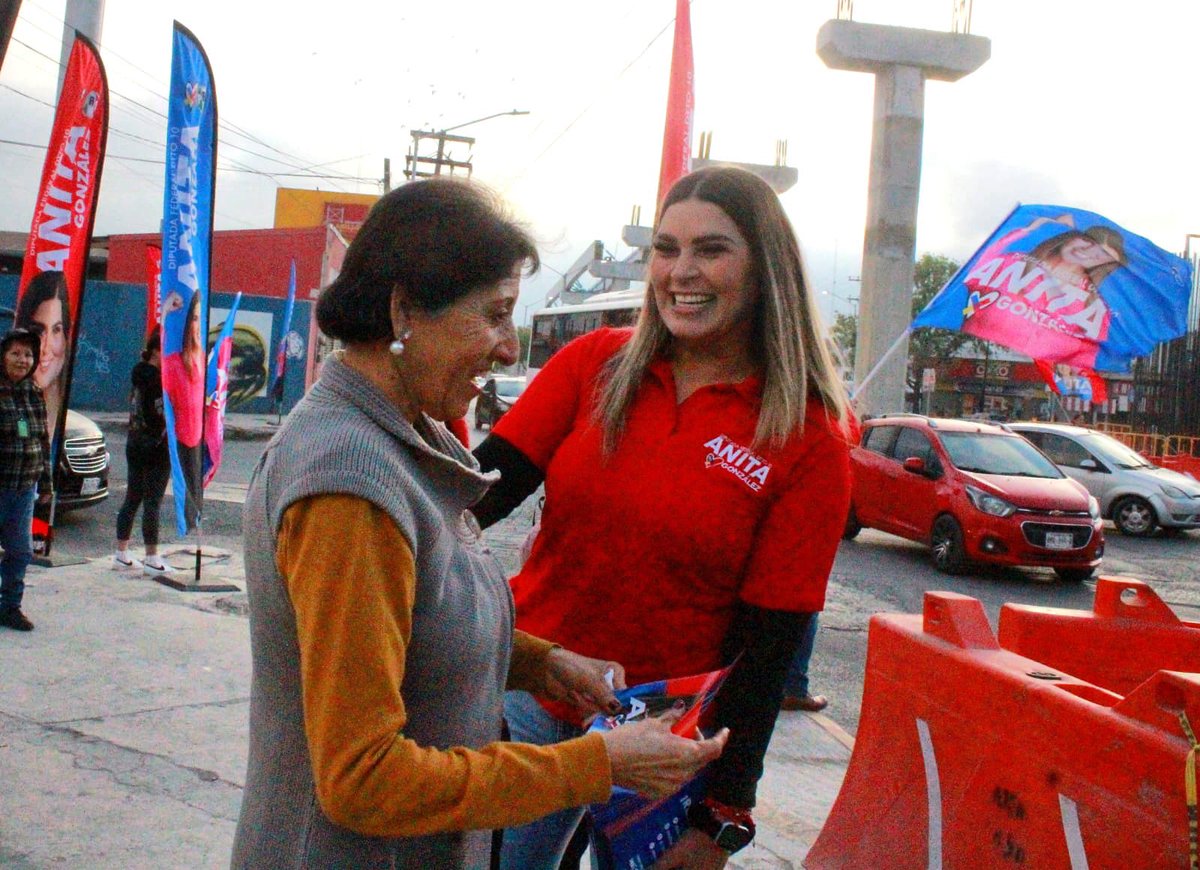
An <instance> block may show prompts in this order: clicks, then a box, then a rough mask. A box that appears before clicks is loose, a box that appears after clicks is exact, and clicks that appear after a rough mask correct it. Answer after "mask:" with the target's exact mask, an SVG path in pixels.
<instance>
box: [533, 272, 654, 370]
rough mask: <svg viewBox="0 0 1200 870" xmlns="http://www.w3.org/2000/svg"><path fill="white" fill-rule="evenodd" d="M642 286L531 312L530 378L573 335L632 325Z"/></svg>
mask: <svg viewBox="0 0 1200 870" xmlns="http://www.w3.org/2000/svg"><path fill="white" fill-rule="evenodd" d="M645 296H646V291H645V289H644V288H643V289H636V290H613V291H611V292H608V293H597V294H596V295H595V296H593V297H592V298H591V299H589V300H588V301H587V302H581V303H579V304H577V305H559V306H557V307H554V308H543V309H541V310H540V311H535V312H534V314H533V323H532V329H531V330H530V336H529V356H528V357H527V358H526V360H525V369H526V373H527V376H528V377H530V378H532V377H533V376H534V375H535V374H537V372H538V371H539V370H540V369H541V368H542V366H544V365H545V364H546V361H547V360H548V359H550V357H552V356H554V354H555V353H556V352H557V351H558V349H559V348H561V347H562V346H563V345H565V344H566V343H567V342H569V341H570V340H571V339H573V338H578V337H579V336H581V335H584V334H585V333H588V332H591V331H592V330H593V329H599V328H600V327H602V326H633V324H635V323H636V322H637V319H638V314H640V313H641V310H642V300H643V299H644V298H645Z"/></svg>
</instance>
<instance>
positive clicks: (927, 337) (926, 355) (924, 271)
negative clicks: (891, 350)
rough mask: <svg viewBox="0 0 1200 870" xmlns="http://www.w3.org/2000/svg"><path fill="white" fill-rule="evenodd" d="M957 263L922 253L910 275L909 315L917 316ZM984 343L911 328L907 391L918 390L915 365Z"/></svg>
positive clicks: (935, 329) (943, 331)
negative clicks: (910, 309)
mask: <svg viewBox="0 0 1200 870" xmlns="http://www.w3.org/2000/svg"><path fill="white" fill-rule="evenodd" d="M958 266H959V264H958V263H956V262H954V261H953V260H951V259H950V258H949V257H943V256H942V255H940V254H928V253H926V254H922V255H921V259H919V260H917V265H916V269H915V270H914V272H913V300H912V316H913V317H916V316H917V315H918V314H920V313H921V312H922V311H923V310H925V306H926V305H928V304H929V303H930V302H931V301H932V300H933V297H934V296H936V295H937V294H938V293H939V292H940V291H941V289H942V288H943V287H945V286H946V282H947V281H949V280H950V279H951V278H952V277H954V273H955V272H957V271H958ZM983 345H984V342H982V341H980V340H979V339H977V338H972V337H971V336H969V335H967V334H966V333H963V332H957V331H953V330H949V329H941V328H938V327H922V328H920V329H914V330H913V331H912V334H911V335H909V338H908V360H909V366H908V389H909V391H910V392H912V393H913V394H914V395H915V394H917V393H918V392H920V389H921V370H920V368H919V367H918V363H919V362H921V361H925V360H939V359H941V360H944V359H950V358H951V357H952V356H954V355H955V354H957V353H958V352H959V351H960V350H962V349H963V348H964V347H969V348H972V349H975V350H979V349H981V348H982V347H983Z"/></svg>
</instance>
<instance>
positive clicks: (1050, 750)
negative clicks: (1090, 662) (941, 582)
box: [798, 592, 1200, 870]
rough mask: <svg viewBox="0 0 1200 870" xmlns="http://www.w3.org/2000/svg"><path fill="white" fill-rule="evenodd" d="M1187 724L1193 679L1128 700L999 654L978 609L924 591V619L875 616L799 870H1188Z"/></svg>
mask: <svg viewBox="0 0 1200 870" xmlns="http://www.w3.org/2000/svg"><path fill="white" fill-rule="evenodd" d="M1180 714H1183V717H1184V718H1186V720H1187V721H1189V722H1191V723H1196V724H1197V727H1200V675H1197V674H1187V673H1178V672H1173V671H1159V672H1157V673H1156V674H1155V675H1154V676H1153V677H1151V678H1150V679H1149V680H1147V681H1146V682H1145V683H1143V684H1142V685H1141V686H1139V687H1138V688H1136V689H1135V690H1134V691H1133V692H1131V693H1130V694H1129V695H1128V696H1127V697H1125V698H1121V697H1120V696H1119V695H1117V694H1116V693H1114V692H1110V691H1108V690H1106V689H1103V688H1101V687H1099V686H1096V685H1093V684H1091V683H1087V682H1084V681H1083V680H1080V679H1078V678H1076V677H1072V676H1070V675H1067V674H1065V673H1062V672H1060V671H1057V670H1054V669H1051V668H1049V667H1047V666H1046V665H1044V664H1042V663H1040V662H1037V661H1034V660H1033V659H1028V658H1025V657H1023V656H1019V655H1017V654H1016V653H1013V652H1009V651H1008V650H1004V649H1001V648H1000V646H999V644H998V643H997V642H996V637H995V635H994V634H993V633H992V630H991V627H990V626H989V625H988V621H987V616H986V614H985V613H984V610H983V606H982V605H981V604H980V603H979V601H978V600H976V599H974V598H968V597H966V596H963V595H956V594H954V593H951V592H927V593H926V594H925V612H924V615H923V616H915V615H913V616H909V615H902V614H880V615H876V616H875V617H873V618H872V619H871V625H870V633H869V635H868V647H867V674H866V681H865V684H864V687H863V705H862V717H861V720H860V727H859V732H858V738H857V740H856V742H855V747H854V754H853V755H852V756H851V759H850V765H849V767H848V768H847V770H846V778H845V780H844V782H843V784H842V790H841V793H840V794H839V795H838V798H837V801H836V802H835V803H834V806H833V809H832V811H831V812H830V815H829V818H828V820H827V821H826V824H825V827H824V828H823V829H822V831H821V834H820V836H819V837H818V839H817V841H816V843H814V844H813V847H812V849H811V851H810V852H809V854H808V857H807V859H806V860H805V866H806V867H808V868H810V870H824V868H856V870H857V868H876V867H887V868H938V870H940V868H943V867H945V868H972V870H974V868H1017V867H1031V868H1032V867H1036V868H1060V867H1061V868H1071V870H1081V868H1087V867H1091V868H1110V867H1113V868H1117V867H1119V868H1143V867H1144V868H1156V870H1157V868H1165V867H1187V866H1188V864H1189V835H1188V811H1187V809H1188V808H1187V804H1188V800H1187V798H1188V795H1187V792H1188V789H1187V788H1186V786H1185V769H1186V767H1187V762H1188V756H1189V752H1190V750H1191V749H1192V744H1191V743H1190V742H1189V741H1188V740H1187V738H1186V737H1185V736H1184V731H1183V728H1182V725H1181V717H1180ZM798 786H799V787H801V788H802V787H803V784H802V783H800V784H798Z"/></svg>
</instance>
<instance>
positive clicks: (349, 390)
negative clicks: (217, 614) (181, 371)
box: [232, 359, 513, 870]
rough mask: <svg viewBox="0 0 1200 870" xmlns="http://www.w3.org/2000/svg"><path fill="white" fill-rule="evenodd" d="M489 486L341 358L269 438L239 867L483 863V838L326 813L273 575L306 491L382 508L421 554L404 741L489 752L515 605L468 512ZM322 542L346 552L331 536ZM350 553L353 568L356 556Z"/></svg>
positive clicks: (250, 519)
mask: <svg viewBox="0 0 1200 870" xmlns="http://www.w3.org/2000/svg"><path fill="white" fill-rule="evenodd" d="M493 479H494V476H492V475H484V474H481V473H480V472H479V471H478V465H477V464H476V463H475V461H474V459H473V457H471V455H470V454H469V453H468V452H467V451H466V450H465V449H463V447H462V445H460V444H459V443H458V442H457V441H456V440H455V439H454V437H453V436H452V435H450V434H449V433H448V432H447V431H446V430H445V428H443V427H442V426H440V425H438V424H436V423H434V422H433V421H431V420H429V419H428V418H425V417H422V418H421V419H420V420H419V421H418V423H417V425H416V428H414V427H413V426H412V425H410V424H409V423H408V422H407V421H406V420H405V419H404V418H403V417H402V416H401V415H400V413H399V411H398V410H397V408H396V407H395V405H393V404H392V403H391V402H390V401H388V399H387V398H386V397H385V396H384V395H383V394H382V393H381V392H380V391H379V390H378V389H377V388H375V387H374V386H373V385H372V384H371V383H370V382H369V381H367V380H366V379H365V378H363V377H362V376H361V375H360V374H358V373H357V372H356V371H354V370H353V369H351V368H349V367H348V366H346V365H345V364H344V363H342V362H341V361H340V360H337V359H331V360H329V361H328V362H326V364H325V367H324V370H323V372H322V374H321V379H320V381H318V383H317V384H316V385H314V386H313V388H312V390H310V391H309V393H308V395H307V396H305V398H304V399H303V400H301V402H300V403H299V404H297V405H296V407H295V408H294V409H293V411H292V412H291V414H289V415H288V418H287V421H286V423H285V424H284V425H283V427H282V428H281V429H280V431H279V432H278V433H277V434H276V435H275V437H274V438H273V439H272V440H271V442H270V443H269V444H268V446H267V449H266V451H265V452H264V454H263V456H262V459H261V460H260V461H259V465H258V468H257V469H256V470H255V473H254V477H253V480H252V481H251V484H250V491H249V494H248V495H247V499H246V505H245V512H244V538H245V555H246V587H247V591H248V592H249V598H250V639H251V647H252V659H253V675H252V680H251V690H250V753H249V758H248V762H247V771H246V790H245V794H244V796H243V798H242V810H241V818H240V819H239V822H238V828H237V835H236V838H235V841H234V848H233V860H232V866H233V867H235V868H247V867H249V868H347V870H350V868H355V870H357V868H418V867H419V868H421V870H435V868H439V870H440V868H456V870H457V868H471V870H474V868H486V867H487V866H488V855H489V848H490V835H489V832H486V831H472V832H466V833H448V834H439V835H434V836H427V837H411V838H408V837H405V838H395V839H392V838H381V837H368V836H363V835H360V834H356V833H354V832H353V831H350V830H347V829H346V828H342V827H339V826H338V825H335V824H334V823H333V822H331V821H330V820H329V819H328V818H327V817H326V816H325V814H324V813H323V812H322V811H321V808H320V806H319V805H318V803H317V798H316V793H315V790H314V787H313V771H312V762H311V759H310V757H309V753H308V745H307V743H306V741H305V736H304V715H303V710H302V706H301V684H300V657H299V648H298V645H297V640H296V621H295V614H294V612H293V610H292V606H291V602H290V600H289V598H288V594H287V589H286V587H285V585H284V582H283V579H282V578H281V577H280V575H279V573H278V571H277V570H276V560H275V541H276V535H277V533H278V530H279V526H280V523H281V520H282V517H283V514H284V512H285V511H286V510H287V508H288V506H289V505H291V504H293V503H294V502H296V501H298V500H300V499H304V498H307V497H309V496H313V495H317V494H321V493H344V494H349V495H355V496H360V497H362V498H364V499H367V500H368V501H370V502H372V503H373V504H375V505H377V506H378V507H379V508H381V509H382V510H383V511H385V512H386V513H387V514H388V515H389V516H390V517H391V518H392V520H393V521H394V522H395V523H396V525H397V526H398V527H399V529H400V530H401V531H402V532H403V533H404V536H405V538H407V539H408V541H409V542H410V544H411V545H412V548H413V555H414V557H415V559H416V576H417V587H416V601H415V607H414V609H413V631H412V641H411V643H410V645H409V648H408V651H407V659H406V671H405V676H404V683H403V685H402V687H401V692H402V694H403V696H404V703H405V708H406V710H407V712H408V724H407V725H406V726H405V729H404V733H405V736H407V737H409V738H411V739H413V740H415V741H416V742H417V743H418V744H420V745H422V746H430V747H436V748H439V749H445V748H448V747H451V746H467V747H476V748H477V747H481V746H483V745H485V744H487V743H490V742H493V741H495V740H497V739H499V737H500V720H501V715H502V701H501V699H502V696H503V690H504V684H505V679H506V677H507V674H508V666H509V659H510V656H511V653H512V624H513V603H512V595H511V593H510V592H509V588H508V583H507V582H506V580H505V578H504V574H503V572H502V570H501V567H500V565H499V563H498V562H497V561H496V559H495V558H494V557H493V556H492V555H490V554H489V553H488V552H487V551H486V549H484V548H482V547H481V546H480V545H479V543H478V541H477V535H476V534H473V533H472V532H471V531H470V530H469V529H468V527H467V524H466V523H465V522H464V519H463V516H462V514H463V511H464V510H465V509H466V508H468V507H470V506H471V505H473V504H474V503H475V502H476V501H478V500H479V498H480V497H481V496H482V495H483V493H484V492H485V491H486V490H487V488H488V486H489V485H490V484H491V482H492V480H493ZM327 545H328V546H330V547H334V548H342V547H343V544H342V542H341V541H340V540H339V539H338V538H337V537H336V536H331V538H330V540H329V541H328V542H327ZM344 556H345V559H346V560H347V563H348V564H349V562H350V560H353V559H354V556H355V554H354V552H353V551H346V552H345V553H344ZM347 573H349V572H347ZM347 582H351V581H349V580H347Z"/></svg>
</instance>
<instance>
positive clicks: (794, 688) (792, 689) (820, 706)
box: [779, 613, 829, 713]
mask: <svg viewBox="0 0 1200 870" xmlns="http://www.w3.org/2000/svg"><path fill="white" fill-rule="evenodd" d="M817 621H818V617H817V615H816V614H815V613H814V614H813V618H812V619H810V620H809V622H808V629H807V630H806V631H805V632H804V637H803V638H802V639H801V640H800V647H799V649H797V650H796V657H795V658H793V659H792V664H791V667H789V668H788V674H787V679H786V680H785V681H784V684H783V703H782V704H780V705H779V709H781V710H803V711H805V712H807V713H817V712H820V711H821V710H824V709H825V708H826V707H828V706H829V699H828V698H826V697H825V696H824V695H810V694H809V693H808V665H809V662H810V661H811V660H812V654H813V647H814V646H815V645H816V641H817Z"/></svg>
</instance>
